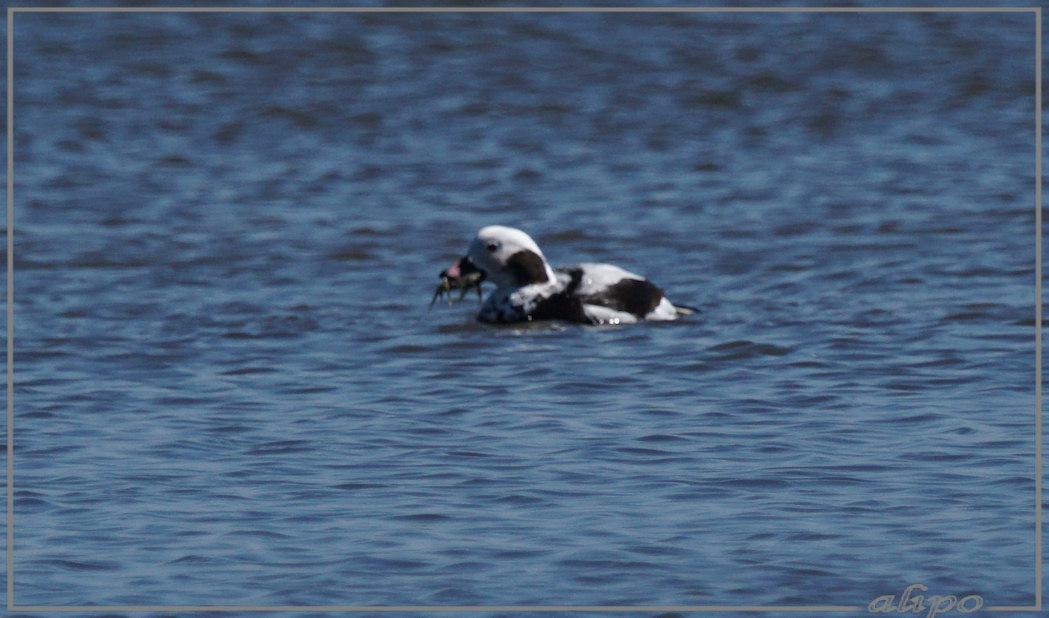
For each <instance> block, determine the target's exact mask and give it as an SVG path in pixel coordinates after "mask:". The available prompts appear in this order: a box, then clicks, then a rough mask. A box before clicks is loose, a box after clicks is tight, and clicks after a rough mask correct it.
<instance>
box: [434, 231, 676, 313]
mask: <svg viewBox="0 0 1049 618" xmlns="http://www.w3.org/2000/svg"><path fill="white" fill-rule="evenodd" d="M441 277H442V280H445V281H452V282H459V281H466V280H474V281H477V283H476V285H480V281H488V282H491V283H494V284H495V286H496V289H495V291H493V292H492V293H491V294H489V295H488V298H486V299H485V300H484V302H483V303H482V305H481V311H480V313H479V314H478V316H477V318H478V319H479V320H480V321H482V322H494V323H514V322H529V321H533V320H564V321H568V322H580V323H584V324H630V323H633V322H637V321H639V320H674V319H677V318H678V317H679V316H682V315H689V314H691V313H694V311H695V310H694V309H691V308H688V307H682V306H674V304H673V303H671V302H670V300H669V299H668V298H667V297H666V296H665V295H664V293H663V290H662V289H660V288H659V287H658V286H656V285H655V284H653V283H651V282H650V281H648V280H647V279H645V278H644V277H641V276H640V275H636V274H634V273H632V272H629V271H626V270H623V269H622V268H619V267H618V266H613V265H611V264H594V263H585V264H578V265H576V266H566V267H562V268H557V269H554V268H551V267H550V265H549V264H548V263H547V261H546V258H545V257H544V256H543V252H542V251H540V249H539V246H538V245H537V244H536V243H535V241H534V240H532V238H531V237H529V236H528V234H525V233H524V232H522V231H521V230H518V229H515V228H511V227H505V226H501V225H490V226H488V227H485V228H482V229H481V230H480V231H479V232H477V237H476V238H474V239H473V242H471V243H470V247H469V249H468V250H467V252H466V255H465V256H463V257H462V258H460V259H459V260H458V261H457V262H455V263H454V264H452V266H450V267H449V268H447V269H446V270H444V271H443V272H442V273H441ZM454 287H459V286H454Z"/></svg>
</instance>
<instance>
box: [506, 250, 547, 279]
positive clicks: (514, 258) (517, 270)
mask: <svg viewBox="0 0 1049 618" xmlns="http://www.w3.org/2000/svg"><path fill="white" fill-rule="evenodd" d="M543 266H544V265H543V258H541V257H539V256H538V255H536V254H535V253H533V252H531V251H528V250H527V249H526V250H524V251H518V252H517V253H515V254H513V255H511V256H510V259H508V260H507V261H506V268H507V269H508V270H509V271H510V272H511V273H512V274H513V276H514V281H516V282H517V285H529V284H532V283H546V282H547V281H549V279H547V277H546V268H544V267H543Z"/></svg>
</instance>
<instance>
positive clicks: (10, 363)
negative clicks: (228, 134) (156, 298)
mask: <svg viewBox="0 0 1049 618" xmlns="http://www.w3.org/2000/svg"><path fill="white" fill-rule="evenodd" d="M16 13H1031V14H1033V15H1034V17H1035V28H1036V30H1035V432H1034V435H1035V603H1034V605H1031V606H1005V605H999V606H988V607H985V608H983V611H987V612H1003V611H1010V612H1037V611H1041V609H1042V9H1041V7H1037V6H1036V7H899V6H897V7H257V8H256V7H126V8H124V7H38V8H29V7H8V9H7V452H6V455H7V522H6V527H7V571H6V573H5V576H6V579H7V610H8V611H26V612H45V611H89V612H113V611H125V612H138V611H184V612H189V611H257V612H276V611H329V612H335V611H342V612H349V611H370V612H418V611H425V612H463V611H471V612H479V611H488V612H522V611H529V612H593V611H603V612H626V611H631V612H638V611H652V612H728V611H733V612H770V611H783V612H846V611H848V612H856V611H864V610H867V609H868V606H852V605H812V606H804V605H739V606H728V605H638V606H614V605H613V606H604V605H594V606H584V605H535V606H533V605H483V606H469V605H465V606H429V605H400V606H393V605H383V606H366V605H365V606H362V605H323V606H312V605H304V606H297V605H280V606H251V605H16V604H15V602H14V541H15V538H14V16H15V14H16Z"/></svg>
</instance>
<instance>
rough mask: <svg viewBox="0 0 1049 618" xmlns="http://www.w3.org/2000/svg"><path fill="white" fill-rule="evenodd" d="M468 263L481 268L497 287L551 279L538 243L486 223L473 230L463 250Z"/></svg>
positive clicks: (518, 231)
mask: <svg viewBox="0 0 1049 618" xmlns="http://www.w3.org/2000/svg"><path fill="white" fill-rule="evenodd" d="M466 257H467V258H469V260H470V262H472V263H473V265H474V266H475V267H476V268H478V269H479V270H482V271H484V273H485V279H486V280H488V281H491V282H492V283H494V284H495V285H496V286H497V287H500V288H508V287H521V286H524V285H530V284H533V283H545V282H547V281H554V271H553V270H552V269H551V268H550V265H549V264H547V263H546V258H544V257H543V252H542V251H540V250H539V245H537V244H535V241H534V240H532V239H531V237H530V236H528V234H525V233H524V232H522V231H521V230H518V229H514V228H512V227H505V226H502V225H489V226H488V227H484V228H481V230H480V231H479V232H477V237H476V238H474V239H473V242H471V243H470V248H469V249H468V250H467V252H466Z"/></svg>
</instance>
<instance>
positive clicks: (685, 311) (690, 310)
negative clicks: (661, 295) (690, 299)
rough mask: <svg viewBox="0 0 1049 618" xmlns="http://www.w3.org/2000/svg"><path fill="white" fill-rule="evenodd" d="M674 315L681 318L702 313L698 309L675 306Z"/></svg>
mask: <svg viewBox="0 0 1049 618" xmlns="http://www.w3.org/2000/svg"><path fill="white" fill-rule="evenodd" d="M674 313H676V314H678V315H679V316H685V315H692V314H694V313H700V311H699V309H698V308H697V307H689V306H688V305H674Z"/></svg>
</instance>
